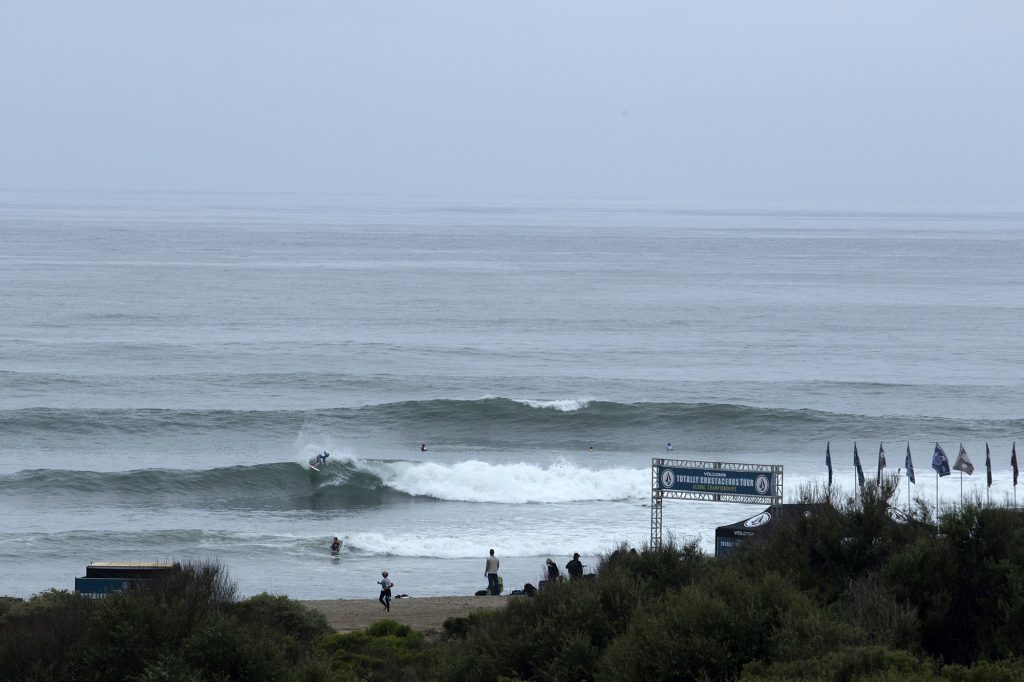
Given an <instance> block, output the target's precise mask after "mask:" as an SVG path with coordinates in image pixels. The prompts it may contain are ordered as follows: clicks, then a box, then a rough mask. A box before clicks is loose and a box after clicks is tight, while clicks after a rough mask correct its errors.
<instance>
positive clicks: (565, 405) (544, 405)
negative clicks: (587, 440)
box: [510, 398, 590, 412]
mask: <svg viewBox="0 0 1024 682" xmlns="http://www.w3.org/2000/svg"><path fill="white" fill-rule="evenodd" d="M510 400H511V401H512V402H514V403H519V404H520V405H526V406H527V407H533V408H536V409H538V410H557V411H558V412H577V411H579V410H584V409H586V408H587V407H588V406H589V405H590V400H587V399H580V400H574V399H571V398H565V399H561V400H528V399H525V398H524V399H519V398H510Z"/></svg>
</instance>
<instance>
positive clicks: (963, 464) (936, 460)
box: [825, 441, 1018, 488]
mask: <svg viewBox="0 0 1024 682" xmlns="http://www.w3.org/2000/svg"><path fill="white" fill-rule="evenodd" d="M831 447H832V443H831V441H829V443H827V444H826V445H825V466H826V467H828V485H829V487H830V488H831V487H832V450H831ZM885 465H886V462H885V448H884V447H883V444H882V443H879V444H878V477H877V479H876V481H881V480H882V469H884V468H885ZM853 466H854V467H855V468H856V469H857V483H858V484H859V485H860V487H861V488H863V487H864V468H863V467H862V466H861V464H860V453H858V452H857V444H856V443H854V444H853ZM904 466H906V469H907V478H908V479H910V482H911V483H915V484H916V483H917V480H916V478H915V477H914V461H913V460H912V459H911V458H910V443H907V458H906V460H905V462H904ZM1010 466H1011V467H1013V485H1014V486H1016V485H1017V474H1018V469H1017V442H1016V441H1014V443H1013V449H1012V450H1011V452H1010ZM952 468H953V469H954V470H956V471H961V472H963V473H965V474H967V475H968V476H971V475H973V474H974V464H973V463H972V462H971V458H970V457H969V456H968V455H967V451H966V450H964V444H963V443H960V452H959V454H957V456H956V461H955V462H954V463H953V467H952ZM932 469H935V473H937V474H938V475H939V477H940V478H941V477H942V476H949V474H950V473H951V472H950V466H949V458H948V457H946V451H945V450H943V449H942V446H941V445H939V444H938V443H936V444H935V452H933V453H932ZM985 471H986V473H987V475H988V487H990V488H991V487H992V454H991V452H990V451H989V449H988V443H985Z"/></svg>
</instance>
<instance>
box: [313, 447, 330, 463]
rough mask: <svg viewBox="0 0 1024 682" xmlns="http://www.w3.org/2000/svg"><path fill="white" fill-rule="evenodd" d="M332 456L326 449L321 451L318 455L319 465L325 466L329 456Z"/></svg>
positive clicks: (317, 461)
mask: <svg viewBox="0 0 1024 682" xmlns="http://www.w3.org/2000/svg"><path fill="white" fill-rule="evenodd" d="M330 456H331V453H329V452H327V451H326V450H324V451H323V452H321V453H320V454H319V455H317V456H316V465H317V466H318V467H319V466H323V465H324V464H326V463H327V458H328V457H330Z"/></svg>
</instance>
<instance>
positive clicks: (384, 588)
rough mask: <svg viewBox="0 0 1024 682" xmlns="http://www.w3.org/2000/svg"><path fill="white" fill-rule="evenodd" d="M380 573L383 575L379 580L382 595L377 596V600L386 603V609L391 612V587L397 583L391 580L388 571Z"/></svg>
mask: <svg viewBox="0 0 1024 682" xmlns="http://www.w3.org/2000/svg"><path fill="white" fill-rule="evenodd" d="M380 575H381V579H380V580H378V581H377V584H378V585H380V597H378V598H377V601H379V602H380V603H381V604H383V605H384V610H385V611H389V612H390V611H391V588H392V587H394V586H395V584H394V583H393V582H391V578H389V577H388V572H387V571H381V573H380Z"/></svg>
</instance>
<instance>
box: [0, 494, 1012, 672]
mask: <svg viewBox="0 0 1024 682" xmlns="http://www.w3.org/2000/svg"><path fill="white" fill-rule="evenodd" d="M895 489H896V486H895V485H894V483H893V482H892V481H887V480H885V479H883V481H882V482H881V484H880V485H878V486H872V487H871V488H870V489H867V490H865V491H864V493H863V494H859V495H857V496H855V497H848V498H842V499H840V498H839V497H837V496H835V495H833V494H831V493H827V492H826V493H825V494H821V493H820V491H819V492H818V493H815V492H814V491H810V492H805V494H804V495H803V496H802V497H803V499H802V500H801V502H803V503H805V504H806V505H808V506H807V507H806V508H802V510H801V511H800V512H799V513H784V514H782V515H781V516H777V518H776V520H775V521H773V523H772V524H771V525H770V526H768V527H767V528H766V529H765V530H764V531H763V532H761V533H760V534H759V535H757V536H755V537H753V538H751V539H749V540H747V541H746V542H745V543H744V544H742V545H741V546H739V547H738V548H737V549H736V550H735V551H733V552H732V553H731V554H730V555H729V556H727V557H723V558H717V559H716V558H713V557H710V556H708V555H706V554H704V553H703V552H702V551H701V549H700V547H699V545H697V544H696V543H688V544H677V543H674V542H671V541H670V542H668V543H665V544H664V545H663V546H662V547H658V548H651V547H640V548H635V549H629V548H627V547H626V546H622V547H619V548H618V549H616V550H615V551H613V552H611V553H610V554H608V555H607V556H605V557H603V558H602V559H601V561H600V564H599V565H598V566H597V568H596V570H595V574H594V575H593V576H587V577H585V578H583V579H578V580H574V581H562V582H552V583H549V584H546V585H545V586H544V588H543V589H541V590H540V591H538V592H537V594H536V596H534V597H527V596H523V597H519V598H516V599H513V600H511V601H510V602H509V604H508V606H507V607H506V608H504V609H501V610H496V611H486V612H484V611H481V612H476V613H472V614H470V615H468V616H466V617H459V618H451V619H449V620H448V621H446V622H445V624H444V633H443V634H442V635H441V636H440V637H439V638H436V639H427V638H425V637H424V636H423V634H422V633H419V632H417V631H415V630H412V629H410V628H409V627H407V626H405V625H401V624H399V623H397V622H395V621H390V620H385V621H380V622H378V623H376V624H374V625H373V626H371V627H369V628H367V629H365V630H361V631H357V632H351V633H345V634H339V633H335V632H333V631H332V630H331V628H330V627H329V626H328V624H327V622H326V620H325V619H324V617H323V615H321V614H320V613H319V612H316V611H313V610H310V609H307V608H306V607H304V606H303V605H302V604H301V603H299V602H296V601H294V600H291V599H288V598H287V597H283V596H273V595H268V594H261V595H256V596H254V597H250V598H247V599H239V598H238V596H237V594H236V591H235V588H234V584H233V583H232V582H231V581H230V580H229V579H228V577H227V574H226V572H225V571H224V570H223V568H222V567H220V566H218V565H216V564H209V563H199V564H185V565H183V566H182V567H181V568H180V571H178V572H176V573H174V574H173V575H170V576H168V577H167V578H166V579H163V580H160V581H155V582H153V583H152V584H150V585H148V586H146V587H145V588H141V589H135V590H131V591H129V592H125V593H122V594H113V595H110V596H107V597H105V598H102V599H90V598H87V597H84V596H82V595H78V594H74V593H70V592H66V591H50V592H45V593H42V594H38V595H35V596H34V597H32V598H31V599H27V600H20V599H10V598H5V599H0V679H3V680H6V679H11V680H63V679H77V680H111V679H123V680H138V681H142V682H156V681H157V680H185V681H186V682H187V681H191V680H197V681H198V680H298V681H301V682H328V681H331V680H407V681H409V682H415V681H419V680H423V681H426V680H455V679H458V680H488V681H490V680H503V679H504V680H566V679H572V680H599V681H603V680H638V681H639V680H644V681H648V680H652V679H676V680H750V681H756V682H773V681H776V680H817V679H835V680H858V679H875V680H900V682H914V681H916V680H949V681H960V682H988V681H990V680H1006V679H1022V675H1021V674H1020V672H1019V671H1020V670H1021V669H1022V666H1024V514H1022V513H1021V512H1019V511H1017V510H1016V509H1012V508H1006V507H995V506H991V505H986V504H984V503H982V502H981V501H980V500H977V499H974V500H967V501H965V503H964V504H963V505H961V506H957V507H955V508H953V507H950V508H946V509H942V510H935V509H933V508H929V507H927V505H925V504H923V503H920V502H919V503H918V504H916V505H914V507H913V508H911V509H910V510H905V511H899V510H897V509H895V508H894V503H893V499H892V498H893V495H894V493H895ZM937 512H938V513H937Z"/></svg>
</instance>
